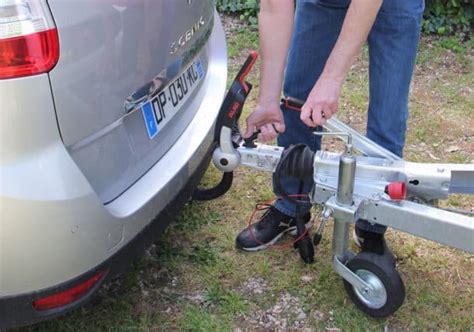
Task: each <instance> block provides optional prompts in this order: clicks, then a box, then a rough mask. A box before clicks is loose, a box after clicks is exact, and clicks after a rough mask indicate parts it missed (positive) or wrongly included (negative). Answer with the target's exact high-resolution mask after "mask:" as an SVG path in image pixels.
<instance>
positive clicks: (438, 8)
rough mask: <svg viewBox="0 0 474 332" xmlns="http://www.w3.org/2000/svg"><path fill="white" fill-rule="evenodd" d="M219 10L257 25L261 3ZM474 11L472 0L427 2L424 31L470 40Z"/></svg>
mask: <svg viewBox="0 0 474 332" xmlns="http://www.w3.org/2000/svg"><path fill="white" fill-rule="evenodd" d="M217 10H218V11H219V12H222V13H227V14H233V15H239V17H240V19H241V20H242V21H246V22H249V23H250V24H251V25H255V24H257V14H258V10H259V1H257V0H217ZM473 15H474V10H473V6H472V5H471V3H470V0H426V9H425V13H424V20H423V31H424V32H425V33H430V34H439V35H448V34H454V33H456V34H458V35H460V36H461V37H462V38H468V37H469V33H470V27H471V24H472V21H473Z"/></svg>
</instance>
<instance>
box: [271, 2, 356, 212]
mask: <svg viewBox="0 0 474 332" xmlns="http://www.w3.org/2000/svg"><path fill="white" fill-rule="evenodd" d="M348 6H349V0H312V1H311V0H309V1H302V0H299V1H297V7H296V22H295V29H294V32H293V37H292V42H291V48H290V52H289V55H288V64H287V68H286V74H285V82H284V88H283V92H284V95H285V96H290V97H293V98H298V99H301V100H306V98H307V97H308V95H309V93H310V92H311V89H312V88H313V86H314V84H315V83H316V81H317V79H318V78H319V75H321V72H322V71H323V69H324V65H325V64H326V60H327V59H328V57H329V55H330V53H331V51H332V49H333V47H334V44H335V43H336V40H337V38H338V36H339V33H340V31H341V27H342V23H343V21H344V17H345V15H346V11H347V7H348ZM282 111H283V116H284V119H285V126H286V130H285V132H284V133H282V134H280V135H279V136H278V145H279V146H283V147H285V148H286V147H289V146H290V145H292V144H298V143H303V144H306V145H308V146H309V147H310V148H311V149H312V150H313V151H316V150H319V149H320V146H321V139H320V137H319V136H316V135H314V134H312V133H311V132H310V130H309V128H308V127H307V126H306V125H305V124H304V123H303V122H302V121H301V120H300V113H299V112H296V111H294V110H289V109H286V108H284V107H283V108H282ZM273 180H274V182H275V180H276V179H275V178H274V179H273ZM279 180H280V181H281V183H282V187H283V188H284V190H285V191H286V192H287V193H289V194H298V189H299V182H300V180H299V179H292V178H286V179H279ZM312 185H313V179H312V177H309V178H307V179H305V181H304V186H303V193H308V192H309V191H310V190H311V187H312ZM274 188H275V185H274ZM275 194H276V195H278V194H279V193H278V192H275ZM275 208H276V209H278V210H279V211H281V212H283V213H284V214H286V215H288V216H292V217H294V216H295V215H296V206H295V204H294V203H292V202H290V201H288V200H283V199H280V200H278V201H277V202H276V204H275ZM309 208H310V205H309V204H308V205H307V206H306V207H305V210H306V211H309Z"/></svg>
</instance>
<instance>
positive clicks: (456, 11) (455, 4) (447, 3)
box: [423, 0, 474, 39]
mask: <svg viewBox="0 0 474 332" xmlns="http://www.w3.org/2000/svg"><path fill="white" fill-rule="evenodd" d="M473 12H474V10H473V6H472V5H471V3H470V0H428V1H427V2H426V8H425V14H424V20H423V31H424V32H425V33H434V34H438V35H446V34H454V33H456V34H458V35H460V37H462V38H463V39H464V38H469V37H470V36H469V34H470V27H471V24H472V21H473Z"/></svg>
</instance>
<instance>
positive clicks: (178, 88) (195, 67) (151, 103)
mask: <svg viewBox="0 0 474 332" xmlns="http://www.w3.org/2000/svg"><path fill="white" fill-rule="evenodd" d="M203 77H204V70H203V68H202V64H201V61H200V60H199V59H197V60H195V61H194V62H193V63H192V64H191V65H190V66H189V67H188V68H186V70H185V71H184V72H182V73H181V75H179V76H178V78H176V79H175V80H174V81H173V82H172V83H171V84H168V85H167V86H165V88H164V89H162V90H161V91H160V92H159V93H157V94H156V95H155V96H154V97H153V98H152V99H150V100H148V101H147V102H146V103H145V104H143V105H142V107H141V110H142V114H143V119H144V121H145V127H146V130H147V133H148V137H149V138H150V139H153V138H154V137H155V136H156V135H157V134H158V133H159V132H160V130H161V129H162V128H163V127H164V126H166V124H167V123H168V122H169V121H170V120H171V118H172V117H173V116H174V115H175V113H176V111H177V110H178V109H179V108H180V107H181V106H182V105H183V104H184V103H185V102H186V100H187V99H188V98H189V96H190V95H191V94H192V92H193V91H194V89H195V88H196V87H197V86H198V83H199V81H201V80H202V79H203Z"/></svg>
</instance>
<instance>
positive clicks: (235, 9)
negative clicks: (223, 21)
mask: <svg viewBox="0 0 474 332" xmlns="http://www.w3.org/2000/svg"><path fill="white" fill-rule="evenodd" d="M217 10H218V11H219V12H221V13H227V14H234V15H239V17H240V19H241V20H242V21H246V22H248V23H250V24H251V25H256V24H257V14H258V10H259V1H257V0H217Z"/></svg>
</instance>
